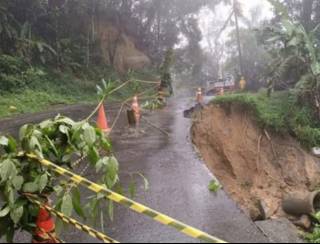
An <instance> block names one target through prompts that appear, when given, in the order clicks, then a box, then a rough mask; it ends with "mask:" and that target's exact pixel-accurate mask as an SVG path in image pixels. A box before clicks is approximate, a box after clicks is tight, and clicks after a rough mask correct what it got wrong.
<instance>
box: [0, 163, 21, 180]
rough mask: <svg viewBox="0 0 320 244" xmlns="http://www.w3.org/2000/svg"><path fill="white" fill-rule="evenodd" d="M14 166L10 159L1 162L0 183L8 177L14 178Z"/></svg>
mask: <svg viewBox="0 0 320 244" xmlns="http://www.w3.org/2000/svg"><path fill="white" fill-rule="evenodd" d="M16 172H17V170H16V166H15V165H14V163H13V162H12V161H11V160H10V159H6V160H4V161H3V163H2V165H1V167H0V177H1V181H2V182H4V181H6V180H8V178H9V177H10V176H14V174H16Z"/></svg>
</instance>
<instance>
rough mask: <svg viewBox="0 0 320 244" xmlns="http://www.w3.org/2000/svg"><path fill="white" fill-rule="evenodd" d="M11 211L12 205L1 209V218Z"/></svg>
mask: <svg viewBox="0 0 320 244" xmlns="http://www.w3.org/2000/svg"><path fill="white" fill-rule="evenodd" d="M9 213H10V207H9V206H7V207H5V208H4V209H2V210H1V211H0V218H3V217H5V216H7V215H8V214H9Z"/></svg>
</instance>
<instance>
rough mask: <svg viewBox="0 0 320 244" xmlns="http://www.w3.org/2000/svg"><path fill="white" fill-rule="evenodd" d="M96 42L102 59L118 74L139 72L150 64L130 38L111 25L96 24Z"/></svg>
mask: <svg viewBox="0 0 320 244" xmlns="http://www.w3.org/2000/svg"><path fill="white" fill-rule="evenodd" d="M97 26H98V29H97V34H98V40H99V42H100V48H101V52H102V56H103V59H104V61H105V63H106V64H108V65H110V66H113V67H114V68H115V70H116V71H118V72H119V73H125V72H127V71H128V70H130V69H133V70H139V69H143V68H144V67H146V66H149V65H150V64H151V61H150V59H149V57H148V56H147V55H145V54H144V53H143V52H142V51H140V50H138V49H137V48H136V46H135V43H134V41H133V39H132V38H130V37H129V36H128V35H126V34H125V33H123V32H122V31H120V30H119V29H117V28H116V27H115V26H113V25H112V24H110V23H108V24H106V23H105V22H103V23H102V22H101V23H97Z"/></svg>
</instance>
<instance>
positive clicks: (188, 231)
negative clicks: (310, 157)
mask: <svg viewBox="0 0 320 244" xmlns="http://www.w3.org/2000/svg"><path fill="white" fill-rule="evenodd" d="M25 156H26V157H28V158H29V159H32V160H35V161H37V162H39V163H41V164H42V165H43V166H45V167H48V168H49V169H51V170H53V171H54V172H56V173H57V174H59V175H61V176H64V177H67V178H68V179H71V180H72V181H73V182H74V183H76V184H77V185H82V186H84V187H86V188H87V189H89V190H91V191H93V192H95V193H99V194H103V195H105V197H106V198H107V199H109V200H112V201H114V202H116V203H119V204H121V205H124V206H126V207H128V208H130V209H131V210H133V211H135V212H137V213H140V214H143V215H146V216H148V217H151V218H152V219H153V220H155V221H157V222H159V223H161V224H163V225H167V226H170V227H172V228H174V229H176V230H178V231H179V232H181V233H183V234H185V235H187V236H190V237H192V238H195V239H198V240H201V241H204V242H208V243H227V242H225V241H223V240H221V239H219V238H217V237H214V236H211V235H209V234H207V233H205V232H203V231H201V230H198V229H196V228H193V227H191V226H189V225H186V224H184V223H182V222H180V221H177V220H175V219H173V218H171V217H169V216H167V215H164V214H162V213H159V212H157V211H155V210H153V209H151V208H148V207H146V206H144V205H142V204H140V203H137V202H135V201H133V200H131V199H129V198H127V197H124V196H122V195H120V194H118V193H115V192H113V191H111V190H109V189H107V188H105V187H104V186H101V185H99V184H96V183H94V182H92V181H89V180H87V179H85V178H83V177H81V176H79V175H76V174H74V173H72V172H70V171H68V170H66V169H64V168H62V167H59V166H57V165H56V164H54V163H52V162H50V161H48V160H45V159H40V158H39V157H38V156H36V155H34V154H26V155H25Z"/></svg>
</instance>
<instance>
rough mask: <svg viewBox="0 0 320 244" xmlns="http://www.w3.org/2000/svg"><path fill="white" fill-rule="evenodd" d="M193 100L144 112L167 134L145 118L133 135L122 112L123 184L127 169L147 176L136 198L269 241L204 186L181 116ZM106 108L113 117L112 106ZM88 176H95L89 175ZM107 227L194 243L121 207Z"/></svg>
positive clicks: (187, 219)
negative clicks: (147, 184) (147, 123)
mask: <svg viewBox="0 0 320 244" xmlns="http://www.w3.org/2000/svg"><path fill="white" fill-rule="evenodd" d="M191 105H192V102H191V101H190V99H179V100H172V101H171V103H170V105H169V106H168V107H167V108H165V109H164V110H161V111H157V112H154V113H150V114H148V115H147V116H146V117H147V118H148V119H149V120H150V121H152V122H153V123H154V124H156V125H158V126H159V127H161V128H163V129H165V130H167V131H168V132H169V133H170V137H167V136H166V135H165V134H163V133H161V132H159V131H158V130H156V129H154V128H151V127H150V126H148V125H146V124H145V123H143V124H142V130H144V133H141V135H140V136H139V137H135V136H133V135H132V134H131V133H129V132H128V128H127V125H126V119H125V114H123V115H122V116H121V120H120V123H119V124H118V125H117V127H116V129H115V131H114V133H113V135H112V138H113V143H114V148H115V152H116V156H117V158H118V159H119V161H120V164H121V171H122V172H125V173H122V174H121V180H122V182H123V183H124V185H126V184H128V183H129V177H128V175H127V173H128V172H141V173H143V174H144V175H145V176H146V177H147V178H148V180H149V182H150V189H149V191H148V192H144V191H143V187H142V185H143V184H142V182H139V189H138V195H137V197H136V200H137V201H139V202H141V203H143V204H146V205H147V206H149V207H151V208H153V209H156V210H158V211H160V212H162V213H165V214H168V215H169V216H171V217H174V218H176V219H178V220H180V221H182V222H184V223H186V224H189V225H192V226H194V227H197V228H199V229H201V230H203V231H206V232H208V233H209V234H212V235H214V236H217V237H219V238H221V239H224V240H226V241H228V242H237V243H244V242H249V243H252V242H268V239H267V238H266V237H265V236H264V235H263V234H262V232H261V231H259V230H258V228H257V227H256V226H255V224H254V223H253V222H252V221H251V220H250V219H249V218H248V217H247V216H246V215H245V214H244V213H243V212H242V211H241V210H239V208H238V207H237V205H236V204H235V203H234V202H233V201H232V200H231V199H230V198H229V197H228V196H227V195H226V193H225V192H224V191H220V192H218V193H217V194H214V193H211V192H210V191H209V190H208V184H209V182H210V181H211V180H212V179H213V176H212V175H211V173H210V172H209V170H208V169H207V168H206V166H205V164H204V163H203V162H202V161H201V159H199V157H198V156H197V154H196V152H195V151H194V149H193V146H192V144H191V140H190V137H189V129H190V125H191V122H190V121H189V120H188V119H185V118H183V111H184V110H185V109H187V108H188V107H190V106H191ZM91 109H92V107H90V106H81V105H77V106H69V107H66V108H62V109H54V110H53V111H49V112H45V113H40V114H34V115H23V116H19V117H17V118H16V119H7V120H3V121H0V130H1V131H2V132H10V133H14V134H15V135H16V134H17V131H18V128H19V127H20V126H21V125H22V124H25V123H30V122H38V121H41V120H43V119H46V118H49V117H52V116H54V115H56V114H57V113H61V114H63V115H68V116H71V117H73V118H74V119H81V118H84V117H85V116H86V115H87V114H88V113H89V111H90V110H91ZM108 109H109V111H108V116H109V119H110V120H111V121H112V120H113V119H114V117H115V115H116V111H117V110H116V106H114V107H112V108H108V107H107V110H108ZM110 110H111V111H110ZM128 135H129V136H128ZM87 177H89V178H91V179H94V175H92V174H91V175H90V174H89V175H87ZM106 215H107V214H106ZM98 229H99V228H98ZM105 229H106V233H107V234H108V235H110V236H111V237H113V238H114V239H116V240H118V241H120V242H134V243H138V242H142V243H146V242H148V243H149V242H152V243H154V242H160V243H172V242H176V243H182V242H198V241H197V240H194V239H191V238H189V237H187V236H184V235H183V234H181V233H178V232H177V231H175V230H173V229H171V228H170V227H167V226H162V225H160V224H158V223H156V222H154V221H152V220H151V219H149V218H148V217H145V216H143V215H139V214H136V213H134V212H132V211H130V210H127V209H125V208H123V207H117V208H116V211H115V219H114V221H113V222H110V221H108V223H107V225H106V228H105ZM28 238H30V237H28V236H25V235H23V234H21V235H18V237H17V242H19V241H21V242H23V241H26V242H28V240H29V239H28ZM62 239H63V240H65V241H66V242H79V243H87V242H98V241H96V240H94V239H91V238H90V237H88V236H87V235H86V234H84V233H81V232H79V231H77V230H75V229H74V228H73V227H69V228H68V230H66V231H65V232H64V233H63V235H62Z"/></svg>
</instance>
